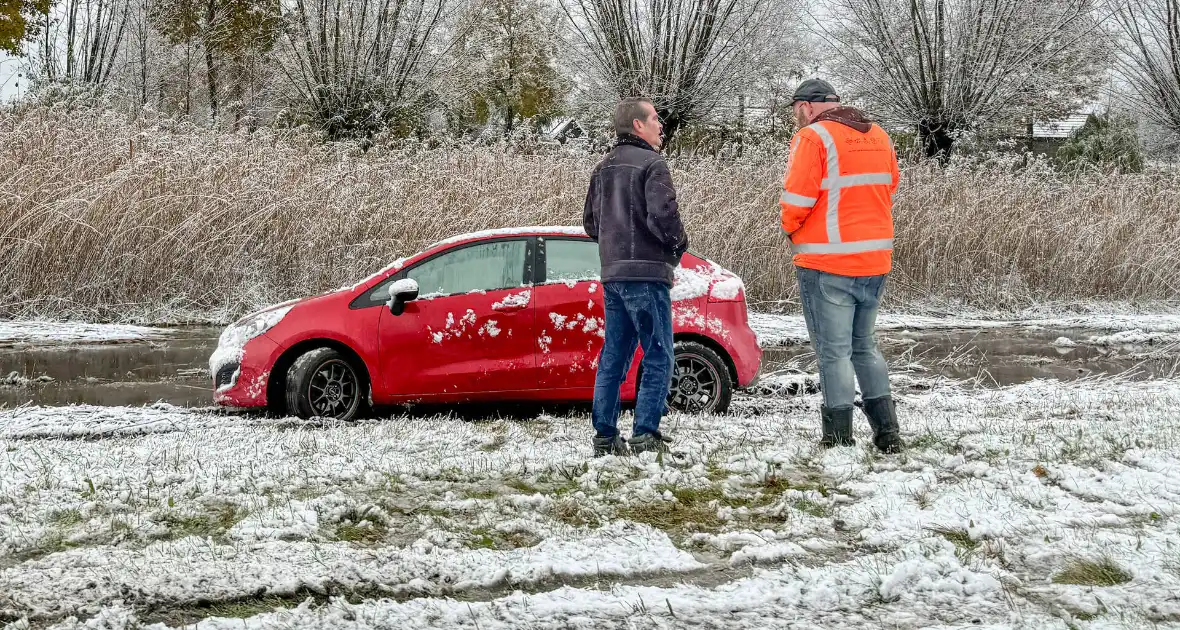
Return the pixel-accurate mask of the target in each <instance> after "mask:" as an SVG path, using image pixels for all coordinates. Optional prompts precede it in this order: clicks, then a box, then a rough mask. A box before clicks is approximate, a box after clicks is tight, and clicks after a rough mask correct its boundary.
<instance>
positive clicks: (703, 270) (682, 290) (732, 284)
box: [671, 259, 745, 302]
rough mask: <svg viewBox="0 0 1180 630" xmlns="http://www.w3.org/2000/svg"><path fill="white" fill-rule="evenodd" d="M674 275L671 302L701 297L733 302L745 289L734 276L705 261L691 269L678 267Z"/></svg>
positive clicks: (739, 279)
mask: <svg viewBox="0 0 1180 630" xmlns="http://www.w3.org/2000/svg"><path fill="white" fill-rule="evenodd" d="M674 273H675V275H676V279H675V284H674V285H673V286H672V292H671V297H672V301H673V302H679V301H681V300H692V299H696V298H699V297H701V296H703V295H712V296H713V297H715V298H717V299H719V300H733V299H736V298H737V296H738V294H739V293H740V292H741V291H742V289H744V288H745V285H744V284H743V283H742V279H741V278H739V277H738V276H737V275H736V274H734V273H733V272H731V271H729V270H728V269H725V268H724V267H722V266H721V265H718V264H717V263H715V262H713V261H711V260H707V259H706V260H705V264H703V265H697V266H695V267H692V268H688V267H684V266H678V267H676V270H675V272H674Z"/></svg>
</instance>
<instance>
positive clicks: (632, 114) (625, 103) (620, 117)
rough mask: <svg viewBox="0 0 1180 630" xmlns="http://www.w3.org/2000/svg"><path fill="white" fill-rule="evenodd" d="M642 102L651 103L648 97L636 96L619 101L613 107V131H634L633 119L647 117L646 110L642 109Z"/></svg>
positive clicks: (620, 132)
mask: <svg viewBox="0 0 1180 630" xmlns="http://www.w3.org/2000/svg"><path fill="white" fill-rule="evenodd" d="M644 103H647V104H648V105H652V102H651V100H650V99H646V98H638V97H632V98H625V99H623V100H621V101H619V104H618V105H617V106H616V107H615V133H619V134H622V133H635V121H636V120H646V119H647V112H645V111H644V110H643V104H644ZM652 106H653V107H654V105H652Z"/></svg>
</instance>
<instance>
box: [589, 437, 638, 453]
mask: <svg viewBox="0 0 1180 630" xmlns="http://www.w3.org/2000/svg"><path fill="white" fill-rule="evenodd" d="M630 454H631V452H630V449H628V448H627V440H624V439H623V436H621V435H616V436H614V437H609V438H604V437H595V438H594V456H595V457H603V456H605V455H618V456H620V457H621V456H624V455H630Z"/></svg>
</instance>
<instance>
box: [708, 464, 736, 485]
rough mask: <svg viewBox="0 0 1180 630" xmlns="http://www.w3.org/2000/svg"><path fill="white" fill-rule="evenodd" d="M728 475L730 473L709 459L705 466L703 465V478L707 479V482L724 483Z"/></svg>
mask: <svg viewBox="0 0 1180 630" xmlns="http://www.w3.org/2000/svg"><path fill="white" fill-rule="evenodd" d="M729 475H730V472H729V471H728V470H726V469H725V468H724V467H723V466H721V464H719V463H717V462H715V461H713V460H711V459H710V460H709V462H708V463H707V464H705V476H706V477H708V478H709V481H712V482H714V483H716V482H718V481H725V480H726V479H728V478H729Z"/></svg>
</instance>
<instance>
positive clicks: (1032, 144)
mask: <svg viewBox="0 0 1180 630" xmlns="http://www.w3.org/2000/svg"><path fill="white" fill-rule="evenodd" d="M1105 112H1106V107H1104V106H1103V105H1102V104H1101V103H1089V104H1087V105H1085V106H1084V107H1082V108H1081V109H1080V110H1078V111H1077V112H1074V113H1073V114H1070V115H1069V116H1066V117H1065V118H1061V119H1058V120H1045V121H1038V120H1033V121H1031V122H1030V123H1029V124H1028V125H1027V127H1026V132H1025V135H1026V142H1027V146H1028V150H1029V152H1031V153H1034V154H1044V155H1054V154H1056V153H1057V149H1060V148H1061V145H1063V144H1065V142H1066V141H1067V140H1069V139H1070V138H1071V137H1072V136H1073V134H1074V133H1076V132H1077V131H1078V130H1079V129H1081V128H1082V127H1083V126H1084V125H1085V124H1086V121H1087V120H1089V119H1090V116H1091V115H1092V114H1104V113H1105Z"/></svg>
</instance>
